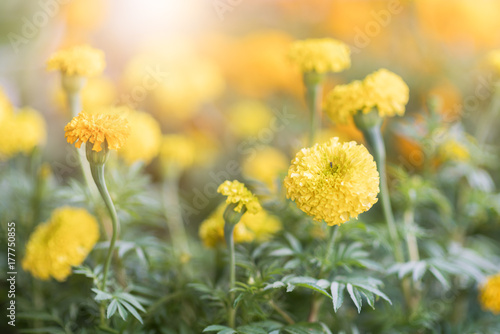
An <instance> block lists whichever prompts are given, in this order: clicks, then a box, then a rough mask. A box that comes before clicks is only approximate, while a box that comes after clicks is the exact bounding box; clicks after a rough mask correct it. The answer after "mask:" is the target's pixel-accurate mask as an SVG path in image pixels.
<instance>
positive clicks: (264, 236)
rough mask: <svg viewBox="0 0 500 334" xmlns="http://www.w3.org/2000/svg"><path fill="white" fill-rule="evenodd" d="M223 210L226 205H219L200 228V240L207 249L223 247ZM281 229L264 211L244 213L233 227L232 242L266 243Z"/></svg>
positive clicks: (275, 219)
mask: <svg viewBox="0 0 500 334" xmlns="http://www.w3.org/2000/svg"><path fill="white" fill-rule="evenodd" d="M225 208H226V205H220V206H219V207H218V208H217V209H216V210H215V211H214V212H213V213H212V214H211V215H210V217H208V218H207V219H205V220H204V221H203V223H202V224H201V226H200V229H199V236H200V239H201V240H202V241H203V244H204V245H205V246H206V247H208V248H215V247H218V246H223V245H225V239H224V218H223V214H224V211H225ZM282 228H283V227H282V224H281V221H280V220H279V219H278V218H277V217H275V216H273V215H270V214H269V213H267V212H266V211H265V210H261V211H259V212H257V213H255V214H252V213H250V212H246V213H245V214H244V215H243V216H242V217H241V220H240V221H239V222H238V223H237V224H236V225H235V226H234V241H235V243H242V242H252V241H254V240H255V241H257V242H263V241H267V240H269V239H270V238H271V237H272V236H273V235H274V234H276V233H277V232H279V231H280V230H281V229H282Z"/></svg>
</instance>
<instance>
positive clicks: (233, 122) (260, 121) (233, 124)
mask: <svg viewBox="0 0 500 334" xmlns="http://www.w3.org/2000/svg"><path fill="white" fill-rule="evenodd" d="M227 118H228V123H229V126H230V129H231V130H232V132H233V133H234V134H235V135H236V136H238V137H240V138H245V137H251V136H257V135H258V134H259V132H260V131H262V129H265V128H269V127H270V126H271V122H272V120H273V118H274V115H273V112H272V111H271V110H270V109H269V108H268V107H267V106H266V105H265V104H263V103H261V102H259V101H253V100H247V101H241V102H238V103H236V104H234V105H232V106H231V107H230V108H229V110H228V113H227Z"/></svg>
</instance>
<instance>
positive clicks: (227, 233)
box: [224, 222, 236, 328]
mask: <svg viewBox="0 0 500 334" xmlns="http://www.w3.org/2000/svg"><path fill="white" fill-rule="evenodd" d="M235 226H236V224H231V223H228V222H226V223H225V224H224V238H225V239H226V244H227V248H228V251H229V301H230V305H229V307H228V312H227V323H228V326H229V327H231V328H234V323H235V317H236V310H235V309H234V305H233V302H234V292H233V289H234V287H235V284H236V255H235V252H234V236H233V232H234V227H235Z"/></svg>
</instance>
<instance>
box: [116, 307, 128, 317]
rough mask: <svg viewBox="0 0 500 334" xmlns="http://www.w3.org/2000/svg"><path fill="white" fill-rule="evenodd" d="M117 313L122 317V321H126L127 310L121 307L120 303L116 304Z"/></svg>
mask: <svg viewBox="0 0 500 334" xmlns="http://www.w3.org/2000/svg"><path fill="white" fill-rule="evenodd" d="M117 305H118V313H119V314H120V317H122V319H123V320H127V314H128V313H127V310H126V309H125V308H124V307H123V305H122V304H121V303H118V304H117Z"/></svg>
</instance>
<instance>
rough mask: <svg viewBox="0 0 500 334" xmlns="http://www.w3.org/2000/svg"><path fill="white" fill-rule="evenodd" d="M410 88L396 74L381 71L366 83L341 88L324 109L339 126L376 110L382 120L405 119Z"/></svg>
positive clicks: (340, 86)
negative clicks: (360, 113)
mask: <svg viewBox="0 0 500 334" xmlns="http://www.w3.org/2000/svg"><path fill="white" fill-rule="evenodd" d="M409 91H410V90H409V88H408V86H407V85H406V83H405V82H404V81H403V79H401V77H400V76H399V75H397V74H394V73H392V72H391V71H388V70H386V69H380V70H378V71H376V72H374V73H372V74H370V75H368V76H367V77H366V78H365V79H364V80H363V81H353V82H351V83H349V84H347V85H338V86H336V87H335V88H334V89H333V90H332V91H331V92H330V93H328V95H327V97H326V104H325V109H326V112H327V114H328V116H329V117H330V118H331V119H332V120H333V121H334V122H336V123H341V124H346V123H348V121H349V120H350V119H351V116H352V115H354V114H355V113H357V112H358V111H362V112H364V113H369V112H370V111H372V109H374V108H375V109H377V111H378V114H379V116H380V117H392V116H395V115H399V116H402V115H403V114H404V112H405V105H406V104H407V103H408V99H409Z"/></svg>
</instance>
